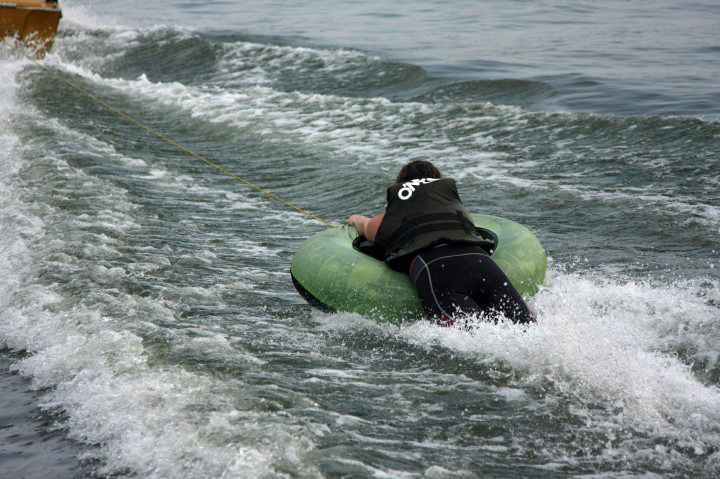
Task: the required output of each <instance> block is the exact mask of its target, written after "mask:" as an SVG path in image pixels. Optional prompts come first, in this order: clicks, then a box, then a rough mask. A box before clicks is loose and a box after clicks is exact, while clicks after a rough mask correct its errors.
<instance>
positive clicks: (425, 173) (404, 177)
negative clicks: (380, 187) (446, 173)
mask: <svg viewBox="0 0 720 479" xmlns="http://www.w3.org/2000/svg"><path fill="white" fill-rule="evenodd" d="M420 178H442V175H441V174H440V170H438V169H437V168H436V167H435V165H433V164H432V163H430V162H429V161H424V160H415V161H411V162H410V163H408V164H407V165H405V166H403V167H402V168H401V169H400V173H398V175H397V179H396V181H397V182H398V183H405V182H406V181H410V180H418V179H420Z"/></svg>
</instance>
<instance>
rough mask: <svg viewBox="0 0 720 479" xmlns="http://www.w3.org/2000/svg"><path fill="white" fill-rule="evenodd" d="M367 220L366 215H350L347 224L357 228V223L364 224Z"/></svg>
mask: <svg viewBox="0 0 720 479" xmlns="http://www.w3.org/2000/svg"><path fill="white" fill-rule="evenodd" d="M367 220H368V218H367V216H363V215H351V216H350V217H349V218H348V220H347V224H348V226H353V227H355V228H357V227H358V226H359V225H362V224H364V223H365V222H366V221H367Z"/></svg>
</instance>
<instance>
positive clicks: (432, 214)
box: [375, 178, 496, 271]
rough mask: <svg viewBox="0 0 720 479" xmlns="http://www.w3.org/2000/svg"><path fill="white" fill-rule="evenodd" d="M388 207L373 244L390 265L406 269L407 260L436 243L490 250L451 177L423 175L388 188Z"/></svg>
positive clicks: (492, 245)
mask: <svg viewBox="0 0 720 479" xmlns="http://www.w3.org/2000/svg"><path fill="white" fill-rule="evenodd" d="M387 202H388V205H387V208H386V209H385V216H384V218H383V220H382V223H380V227H379V229H378V232H377V235H376V237H375V243H377V245H378V246H379V247H381V248H382V249H383V251H384V258H383V260H384V261H385V263H387V264H388V265H389V266H390V267H391V268H393V269H395V270H398V271H406V267H405V266H406V264H405V263H406V259H407V258H408V257H410V256H414V255H416V254H418V253H419V252H420V251H422V250H424V249H428V248H432V247H433V246H436V245H438V244H443V243H448V244H467V245H477V246H480V247H482V248H483V249H485V250H486V251H488V252H490V250H492V248H494V247H495V245H496V244H495V243H494V242H493V241H492V240H491V239H486V238H484V237H483V236H481V235H480V234H479V233H478V232H477V231H476V228H475V225H474V224H473V221H472V218H471V217H470V215H469V214H468V212H467V211H466V210H465V207H464V206H463V204H462V202H461V201H460V196H459V195H458V191H457V187H456V185H455V180H453V179H452V178H440V179H437V178H424V179H419V180H411V181H408V182H406V183H402V184H400V183H398V184H395V185H393V186H391V187H390V188H388V195H387Z"/></svg>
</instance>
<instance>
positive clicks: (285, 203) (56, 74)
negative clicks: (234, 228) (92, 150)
mask: <svg viewBox="0 0 720 479" xmlns="http://www.w3.org/2000/svg"><path fill="white" fill-rule="evenodd" d="M39 66H40V67H41V68H43V69H44V70H45V71H46V72H48V73H49V74H51V75H52V76H54V77H55V78H57V79H58V80H60V81H61V82H63V83H65V84H66V85H68V86H69V87H72V88H74V89H75V90H77V91H79V92H80V93H82V94H83V95H85V96H87V97H88V98H90V99H91V100H93V101H94V102H96V103H98V104H100V105H102V106H104V107H105V108H107V109H108V110H110V111H111V112H113V113H115V114H117V115H118V116H121V117H122V118H125V119H126V120H128V121H129V122H131V123H134V124H136V125H137V126H139V127H140V128H142V129H143V130H145V131H147V132H148V133H150V134H152V135H155V136H157V137H158V138H160V139H161V140H163V141H165V142H167V143H169V144H171V145H173V146H174V147H176V148H178V149H180V150H182V151H184V152H185V153H187V154H188V155H190V156H192V157H194V158H196V159H198V160H200V161H202V162H204V163H207V164H208V165H210V166H212V167H213V168H215V169H216V170H219V171H221V172H223V173H225V174H226V175H228V176H231V177H233V178H235V179H236V180H238V181H241V182H243V183H245V184H246V185H248V186H250V187H251V188H254V189H256V190H257V191H259V192H260V193H263V194H264V195H267V196H269V197H270V198H273V199H275V200H277V201H279V202H280V203H282V204H284V205H285V206H288V207H290V208H292V209H294V210H296V211H299V212H300V213H302V214H304V215H306V216H308V217H310V218H312V219H314V220H316V221H319V222H320V223H322V224H324V225H325V226H329V227H331V228H332V227H333V225H332V224H330V223H329V222H327V221H325V220H324V219H322V218H320V217H319V216H316V215H314V214H312V213H310V212H309V211H307V210H304V209H302V208H300V207H299V206H297V205H295V204H293V203H290V202H289V201H286V200H284V199H282V198H280V197H279V196H277V195H276V194H275V193H272V192H270V191H268V190H266V189H264V188H261V187H260V186H258V185H256V184H255V183H252V182H250V181H248V180H246V179H245V178H243V177H242V176H239V175H236V174H235V173H233V172H231V171H228V170H226V169H225V168H223V167H222V166H220V165H218V164H217V163H213V162H212V161H210V160H208V159H207V158H205V157H203V156H201V155H198V154H197V153H195V152H194V151H192V150H190V149H188V148H186V147H184V146H182V145H181V144H179V143H177V142H175V141H173V140H171V139H170V138H168V137H166V136H165V135H163V134H162V133H160V132H158V131H157V130H154V129H152V128H150V127H149V126H147V125H145V124H144V123H142V122H140V121H139V120H136V119H135V118H133V117H131V116H130V115H128V114H127V113H124V112H122V111H120V110H118V109H117V108H115V107H113V106H112V105H110V104H108V103H107V102H105V101H103V100H102V99H101V98H99V97H97V96H96V95H93V94H92V93H90V92H89V91H87V90H85V89H84V88H82V87H81V86H79V85H77V84H76V83H74V82H72V81H70V80H68V79H67V78H65V77H63V76H62V75H60V74H59V73H57V72H56V71H54V70H52V69H50V68H48V67H46V66H44V65H39Z"/></svg>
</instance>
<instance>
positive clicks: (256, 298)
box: [0, 0, 720, 479]
mask: <svg viewBox="0 0 720 479" xmlns="http://www.w3.org/2000/svg"><path fill="white" fill-rule="evenodd" d="M61 6H62V7H63V19H62V21H61V24H60V30H59V36H58V39H57V41H56V44H55V46H54V48H53V50H52V52H51V53H50V54H49V55H48V56H46V57H45V58H44V59H43V60H42V61H40V62H36V61H32V60H28V59H26V58H24V57H22V56H20V55H18V54H17V53H16V51H15V50H14V49H13V47H12V46H11V45H10V44H9V42H5V43H3V44H2V45H0V125H1V127H0V165H1V167H2V169H3V174H2V175H0V199H1V200H2V201H0V268H1V271H2V272H3V278H2V280H0V293H1V294H0V298H1V299H0V301H2V307H0V348H1V349H0V360H1V361H0V366H2V376H0V384H1V385H2V386H1V387H2V389H1V391H2V392H0V404H3V405H4V406H3V414H2V416H0V462H2V464H3V466H2V469H4V470H3V471H0V477H2V478H3V479H4V478H5V477H13V478H14V477H24V478H48V477H58V478H69V477H77V478H85V477H113V478H115V477H122V478H125V477H127V478H134V477H142V478H177V477H184V478H185V477H186V478H208V477H217V478H220V477H222V478H341V477H368V478H369V477H373V478H432V479H441V478H442V479H445V478H448V479H449V478H463V479H464V478H474V477H483V478H505V477H528V478H532V477H537V478H570V477H573V478H575V477H581V478H602V479H607V478H643V479H655V478H685V477H693V478H714V477H718V476H719V475H720V389H719V388H718V386H719V385H720V362H719V357H720V327H719V322H720V292H719V290H718V286H719V285H720V273H719V272H718V268H719V267H720V239H719V238H720V193H719V192H720V154H719V152H720V88H719V87H718V80H717V79H718V76H719V74H720V6H718V5H717V3H716V2H714V1H710V0H704V1H694V2H692V1H688V2H671V1H664V0H658V1H652V2H628V1H618V0H610V1H608V2H603V3H602V4H598V3H593V2H585V1H578V2H570V1H550V0H548V1H541V0H536V1H533V0H525V1H522V0H517V1H499V0H493V1H482V2H471V1H450V2H439V1H431V0H417V1H412V2H410V1H399V2H394V3H392V4H391V5H389V4H386V2H380V1H373V0H370V1H365V2H350V1H348V2H341V1H337V0H336V1H330V0H322V1H318V2H294V1H289V0H279V1H252V0H250V1H243V2H182V1H164V2H152V3H150V2H140V1H137V0H129V1H126V2H115V3H112V2H100V1H70V0H68V1H65V2H62V4H61ZM55 75H60V76H61V77H62V78H64V79H67V80H69V81H71V82H73V83H74V84H76V85H78V86H79V87H81V88H82V89H84V90H86V91H88V92H90V93H92V94H93V95H96V96H97V97H98V98H100V99H101V100H102V101H105V102H107V103H108V104H110V105H112V106H113V107H114V108H117V109H118V110H120V111H122V112H124V113H126V114H129V115H131V116H132V117H134V118H136V119H138V120H140V121H142V122H143V123H144V124H147V125H149V126H150V127H151V128H153V129H155V130H157V131H159V132H161V133H162V134H163V135H165V136H167V137H168V138H170V139H172V140H174V141H176V142H178V143H180V144H182V145H183V146H185V147H187V148H189V149H191V150H192V151H195V152H197V153H199V154H201V155H203V156H204V157H206V158H208V159H210V160H211V161H213V162H215V163H217V164H219V165H220V166H222V167H223V168H226V169H227V170H229V171H231V172H233V173H234V174H237V175H240V176H242V177H243V178H246V179H247V180H249V181H252V182H253V183H255V184H257V185H260V186H262V187H263V188H266V189H267V190H269V191H271V192H273V193H274V194H277V195H278V196H280V197H282V198H283V199H286V200H288V201H291V202H292V203H294V204H297V205H299V206H300V207H302V208H304V209H306V210H309V211H311V212H312V213H314V214H316V215H318V216H319V217H321V218H323V219H325V220H327V221H330V222H331V223H333V224H340V223H342V222H343V221H344V220H345V219H346V218H347V216H348V215H350V214H352V213H363V214H376V213H378V212H380V211H382V209H383V207H384V199H385V189H386V188H387V186H389V184H390V183H391V182H392V181H393V178H394V176H395V174H396V172H397V170H398V169H399V167H400V166H401V165H402V164H404V163H405V162H407V161H408V160H412V159H428V160H431V161H433V162H434V163H435V164H436V165H437V166H438V167H439V168H440V169H441V170H442V171H443V173H444V174H445V175H446V176H451V177H454V178H456V179H457V180H458V184H459V188H460V194H461V196H462V198H463V200H464V202H465V204H466V205H467V207H468V209H469V210H471V211H474V212H478V213H486V214H494V215H500V216H504V217H507V218H510V219H513V220H515V221H518V222H520V223H522V224H524V225H526V226H527V227H528V228H530V229H531V230H532V231H533V232H534V233H535V234H536V236H537V237H538V238H539V239H540V241H541V242H542V244H543V246H544V248H545V249H546V251H547V254H548V257H549V263H550V264H549V268H548V274H547V277H546V280H545V283H544V284H543V286H542V288H541V290H540V292H539V293H538V294H537V295H535V296H534V297H532V298H530V299H529V300H528V302H529V304H530V305H531V307H532V308H533V309H534V310H535V311H536V312H537V313H538V316H539V324H538V325H536V326H534V327H532V328H528V329H527V330H523V329H521V328H519V327H515V326H511V325H502V324H500V325H491V324H477V325H476V327H475V328H474V329H473V330H472V331H465V330H459V329H447V328H439V327H436V326H434V325H431V324H429V323H427V322H425V321H423V320H418V321H409V322H406V323H404V324H402V325H399V326H398V325H389V324H378V323H375V322H373V321H371V320H369V319H366V318H363V317H360V316H358V315H353V314H346V313H339V314H324V313H320V312H318V311H315V310H312V309H311V308H310V307H309V306H308V305H307V304H306V303H305V302H304V301H303V300H302V298H301V297H300V296H299V295H298V294H297V293H296V291H295V290H294V288H293V286H292V281H291V279H290V275H289V266H290V262H291V261H292V258H293V254H294V251H295V250H296V249H297V248H298V246H299V245H300V244H301V243H302V242H303V241H304V240H305V239H307V238H308V237H309V236H310V235H312V234H314V233H316V232H318V231H320V230H321V229H323V228H324V226H323V225H322V224H320V223H318V222H317V221H315V220H313V219H312V218H309V217H307V216H305V215H303V214H301V213H298V212H297V211H294V210H291V209H289V208H288V207H286V206H285V205H283V204H282V203H279V202H277V201H275V200H273V199H271V198H269V197H267V196H264V195H262V194H260V193H258V192H256V191H254V190H252V189H251V188H248V187H247V186H246V185H245V184H243V183H242V182H239V181H236V180H235V179H233V178H232V177H230V176H227V175H224V174H222V173H220V172H218V171H217V170H216V169H213V168H211V167H209V166H208V165H207V164H205V163H203V162H201V161H198V160H197V159H196V158H193V157H192V156H189V155H188V154H186V153H184V152H183V151H181V150H179V149H177V148H175V147H174V146H172V145H170V144H168V143H166V142H164V141H162V140H161V139H159V138H157V137H155V136H152V135H150V134H148V133H147V132H146V131H145V130H143V129H141V128H139V127H138V126H137V125H136V124H133V123H131V122H129V121H128V120H126V119H124V118H122V117H120V116H118V115H117V114H116V113H113V112H111V111H109V110H108V109H106V108H105V107H103V106H102V105H100V104H99V103H97V102H96V101H94V100H92V99H90V98H89V97H87V96H85V95H83V94H81V93H80V92H78V91H77V90H75V89H73V88H71V87H69V86H68V85H67V84H65V83H63V82H62V81H59V80H58V79H57V78H56V77H55Z"/></svg>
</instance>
